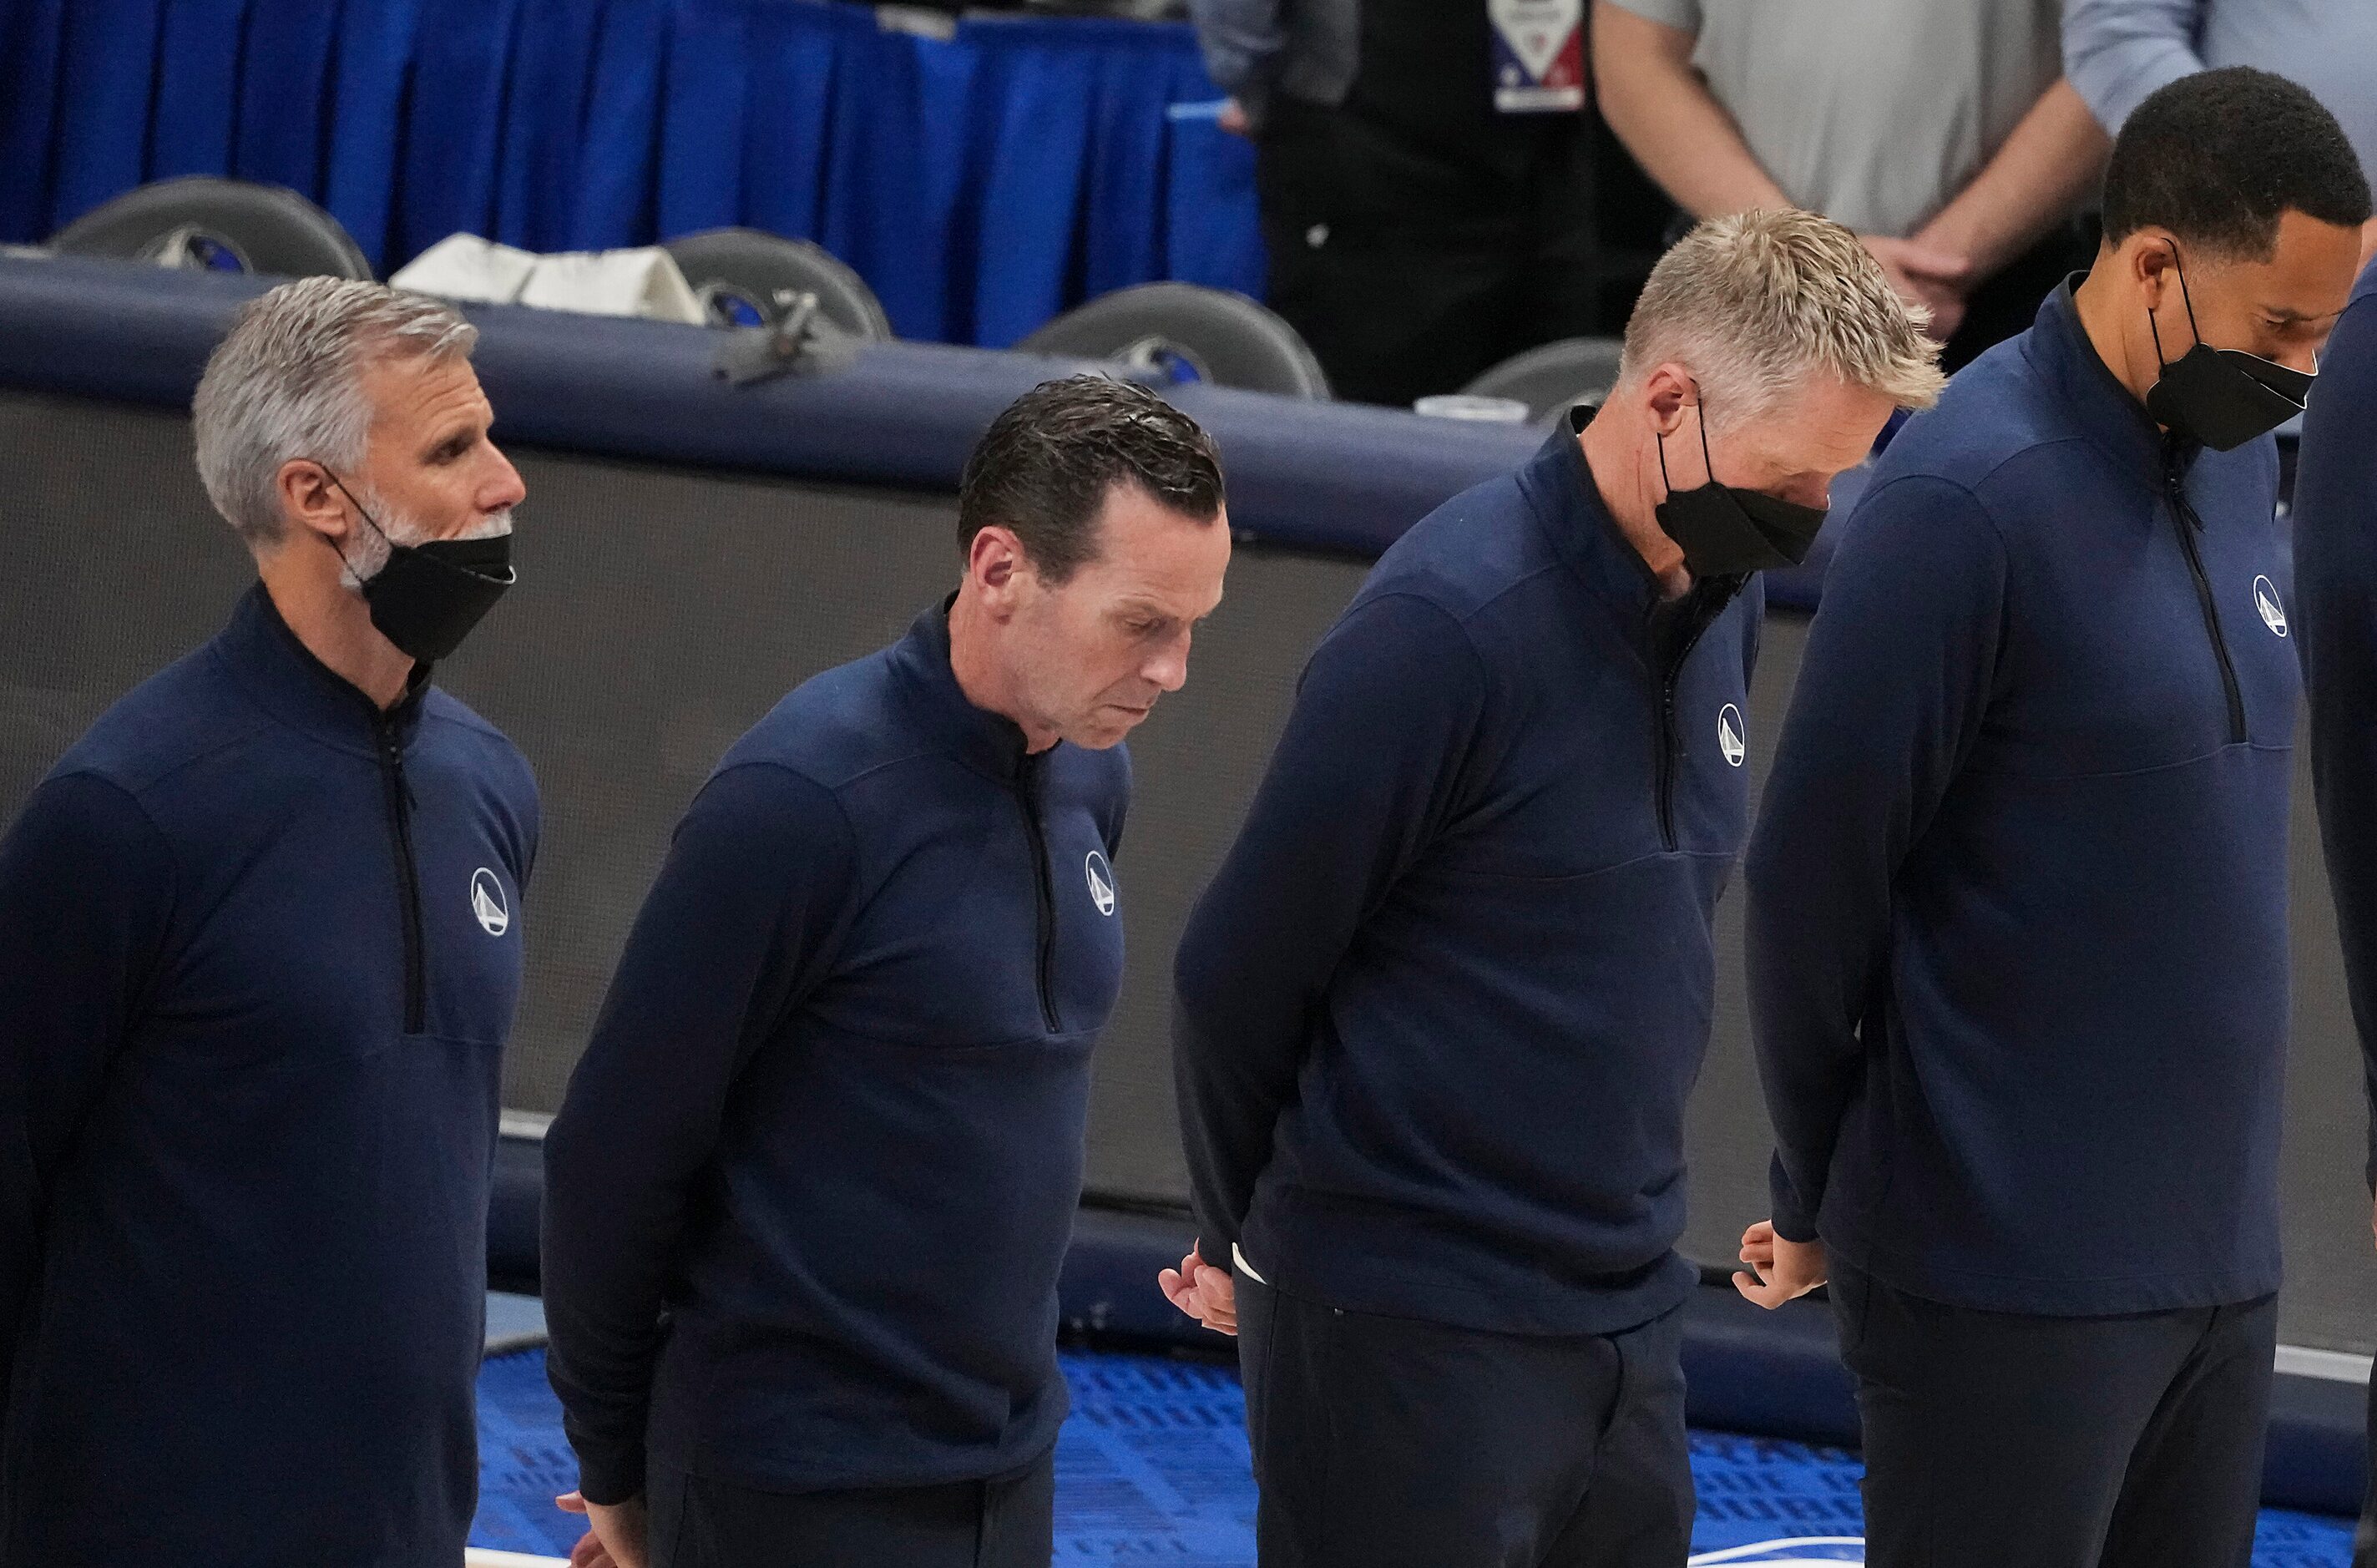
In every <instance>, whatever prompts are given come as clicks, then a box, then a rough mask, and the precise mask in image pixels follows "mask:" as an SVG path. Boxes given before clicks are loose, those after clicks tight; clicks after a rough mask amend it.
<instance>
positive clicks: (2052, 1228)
mask: <svg viewBox="0 0 2377 1568" xmlns="http://www.w3.org/2000/svg"><path fill="white" fill-rule="evenodd" d="M2276 487H2277V459H2276V453H2275V446H2274V444H2273V443H2272V442H2271V441H2269V440H2267V439H2264V440H2260V441H2256V442H2253V443H2252V444H2250V445H2248V446H2245V447H2242V448H2240V449H2237V450H2236V451H2233V452H2228V453H2217V452H2202V451H2198V450H2196V449H2192V448H2191V447H2189V446H2186V445H2184V444H2181V443H2180V442H2178V441H2177V440H2175V439H2174V438H2172V437H2167V436H2165V435H2164V434H2162V433H2161V432H2159V431H2158V430H2157V429H2156V426H2155V425H2154V424H2153V423H2152V422H2151V421H2150V420H2149V419H2148V418H2147V416H2146V414H2145V412H2144V408H2143V406H2142V405H2141V404H2140V403H2139V402H2138V401H2137V400H2136V399H2135V398H2133V397H2132V396H2131V395H2130V393H2129V392H2128V391H2127V390H2126V389H2124V388H2123V387H2122V386H2121V384H2120V382H2119V381H2117V380H2115V379H2114V377H2113V375H2112V372H2111V371H2109V370H2108V369H2107V368H2106V366H2105V364H2104V362H2103V361H2102V360H2101V359H2099V358H2098V357H2097V354H2096V350H2095V348H2094V347H2093V346H2092V345H2091V344H2090V343H2089V341H2088V338H2087V335H2086V333H2085V332H2084V330H2083V329H2082V327H2081V324H2080V318H2079V315H2078V312H2077V309H2076V307H2075V306H2074V305H2073V303H2072V289H2071V286H2070V285H2069V284H2067V285H2066V286H2065V287H2064V288H2063V289H2062V290H2060V291H2059V292H2058V293H2055V294H2053V295H2051V296H2050V297H2049V299H2048V301H2047V302H2046V304H2045V305H2043V306H2041V308H2040V310H2039V314H2038V318H2037V323H2036V324H2035V325H2034V326H2033V327H2032V328H2031V329H2029V330H2028V331H2027V332H2025V334H2024V335H2022V336H2021V337H2019V338H2015V339H2013V340H2011V341H2008V342H2006V343H2003V344H2001V345H2000V346H1999V347H1997V348H1995V349H1992V350H1991V351H1989V353H1987V354H1984V355H1983V356H1982V357H1981V358H1980V359H1978V360H1977V361H1976V362H1974V363H1973V364H1972V365H1969V366H1967V367H1966V368H1965V370H1964V371H1963V372H1961V373H1960V374H1959V375H1958V376H1957V377H1956V378H1955V380H1954V382H1953V384H1952V385H1951V386H1950V387H1949V389H1948V392H1947V395H1946V397H1945V398H1944V399H1942V401H1941V403H1940V405H1939V407H1938V408H1937V409H1935V410H1934V411H1932V412H1930V413H1920V414H1917V415H1916V416H1915V418H1914V419H1912V420H1910V421H1909V422H1908V423H1907V425H1906V427H1905V429H1904V430H1903V431H1901V432H1900V433H1899V436H1898V438H1897V439H1896V440H1895V441H1893V443H1892V444H1891V447H1890V450H1889V451H1888V452H1887V453H1885V454H1884V455H1883V457H1882V459H1881V463H1880V465H1879V467H1878V469H1877V472H1876V473H1875V474H1874V478H1873V483H1872V485H1871V486H1870V487H1869V489H1868V490H1867V492H1866V495H1865V497H1864V498H1863V500H1862V501H1861V502H1860V503H1859V504H1858V506H1857V509H1856V510H1855V511H1854V512H1853V513H1852V514H1851V516H1850V518H1849V520H1848V525H1847V527H1846V528H1845V531H1844V532H1843V534H1842V539H1841V545H1840V550H1839V553H1838V554H1837V555H1836V556H1835V557H1834V562H1833V567H1832V570H1831V574H1830V576H1829V577H1828V578H1827V580H1826V581H1825V584H1824V596H1823V603H1822V607H1821V608H1820V609H1819V610H1818V611H1817V614H1816V618H1815V623H1814V625H1813V627H1812V628H1811V629H1810V634H1809V640H1808V650H1807V656H1806V659H1805V662H1804V664H1802V666H1801V669H1800V674H1799V681H1798V690H1797V692H1796V694H1795V696H1794V699H1793V701H1792V707H1791V713H1790V718H1789V720H1788V722H1787V724H1786V726H1785V728H1784V732H1783V735H1782V737H1781V741H1780V746H1779V750H1778V753H1777V756H1776V758H1775V762H1774V772H1773V773H1772V775H1771V777H1770V779H1769V781H1768V784H1767V787H1766V798H1765V804H1764V807H1763V809H1762V814H1761V817H1760V820H1759V825H1758V831H1757V834H1756V836H1755V838H1754V840H1753V842H1752V844H1751V845H1750V858H1749V865H1748V871H1747V884H1748V888H1749V908H1748V932H1749V959H1750V1018H1751V1023H1752V1026H1753V1030H1754V1033H1755V1037H1756V1040H1757V1046H1758V1053H1759V1059H1760V1065H1761V1068H1762V1072H1763V1075H1764V1078H1765V1083H1766V1093H1767V1102H1768V1106H1769V1107H1770V1109H1771V1111H1772V1113H1773V1115H1774V1126H1775V1135H1776V1138H1777V1140H1778V1144H1779V1153H1778V1156H1777V1159H1776V1161H1775V1170H1774V1223H1775V1227H1776V1229H1777V1230H1778V1231H1780V1232H1781V1233H1782V1234H1783V1235H1784V1236H1786V1237H1787V1238H1790V1239H1795V1240H1805V1239H1811V1238H1812V1237H1814V1236H1815V1235H1817V1234H1818V1233H1819V1232H1821V1234H1822V1238H1823V1239H1824V1241H1825V1242H1826V1244H1827V1245H1828V1246H1830V1247H1831V1248H1832V1249H1834V1251H1835V1252H1836V1253H1837V1254H1838V1255H1839V1256H1841V1257H1844V1258H1845V1259H1847V1260H1848V1261H1849V1262H1850V1263H1852V1264H1854V1265H1855V1266H1856V1267H1857V1268H1859V1269H1862V1270H1863V1271H1865V1272H1866V1273H1868V1274H1869V1275H1873V1276H1874V1277H1875V1278H1877V1279H1879V1280H1881V1281H1882V1282H1883V1283H1885V1284H1887V1285H1891V1286H1894V1287H1898V1288H1899V1289H1901V1290H1904V1291H1905V1292H1907V1293H1909V1294H1911V1295H1915V1296H1917V1297H1921V1298H1924V1299H1931V1300H1936V1301H1943V1302H1948V1303H1951V1304H1953V1305H1959V1306H1965V1307H1975V1308H1982V1309H1988V1310H1994V1311H2015V1312H2030V1313H2039V1314H2047V1315H2072V1316H2085V1315H2093V1314H2103V1313H2117V1312H2133V1311H2157V1310H2166V1309H2175V1308H2183V1307H2207V1306H2214V1305H2220V1304H2228V1303H2235V1302H2240V1301H2245V1300H2250V1299H2253V1298H2256V1297H2259V1296H2263V1295H2265V1294H2267V1293H2269V1292H2271V1291H2273V1290H2275V1289H2276V1288H2277V1286H2278V1225H2277V1203H2278V1193H2277V1155H2278V1115H2279V1101H2280V1091H2281V1076H2282V1069H2283V1066H2284V1058H2285V1052H2286V1039H2287V791H2288V783H2289V774H2290V770H2291V767H2292V762H2291V759H2290V757H2289V748H2290V747H2291V746H2292V743H2293V727H2294V715H2295V697H2296V690H2297V686H2298V678H2297V676H2296V671H2295V653H2294V645H2293V643H2292V642H2291V641H2290V640H2288V631H2289V628H2288V625H2287V612H2286V570H2285V566H2284V561H2283V556H2282V552H2281V547H2280V541H2279V537H2278V533H2277V528H2276V524H2275V521H2273V518H2272V512H2273V509H2274V507H2275V501H2276V494H2277V488H2276Z"/></svg>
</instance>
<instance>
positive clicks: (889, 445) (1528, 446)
mask: <svg viewBox="0 0 2377 1568" xmlns="http://www.w3.org/2000/svg"><path fill="white" fill-rule="evenodd" d="M265 286H266V284H265V283H264V282H262V281H258V280H255V279H249V278H242V277H236V276H211V275H208V274H204V273H183V272H168V271H164V270H161V269H156V268H149V267H141V266H137V265H134V264H131V263H127V262H117V261H101V260H89V259H84V258H79V257H75V258H68V257H59V258H54V259H49V260H21V259H8V258H0V386H13V387H19V388H24V389H30V390H37V391H48V392H66V393H73V394H78V395H82V396H87V397H96V398H107V399H112V400H115V401H129V402H145V403H170V404H184V403H186V402H187V401H189V397H190V393H191V391H192V390H193V389H195V388H196V387H197V378H198V373H199V371H200V370H201V369H202V368H203V367H204V365H205V363H206V356H207V353H209V350H210V349H211V348H212V347H213V345H214V343H215V341H217V340H218V339H219V338H220V337H221V334H222V332H223V330H224V329H225V328H226V327H227V326H228V324H229V322H230V319H231V316H232V313H233V310H235V309H236V308H237V307H238V305H240V304H241V303H242V302H243V301H244V300H245V299H247V298H249V297H251V296H252V295H254V294H256V293H259V292H261V291H262V289H263V288H264V287H265ZM469 315H470V317H471V318H472V320H473V321H475V322H477V323H478V325H479V328H480V331H481V338H480V346H479V349H478V352H477V353H476V354H475V356H474V358H475V362H476V364H477V365H478V369H479V375H480V378H481V380H482V381H483V382H484V384H485V386H486V389H487V396H488V399H489V401H491V402H492V403H493V404H494V405H495V409H496V420H497V428H496V439H497V440H498V441H507V440H508V441H519V442H525V443H528V444H530V445H533V446H542V447H550V448H555V449H562V450H567V451H581V452H594V453H601V454H603V455H605V456H611V457H621V458H643V459H649V460H652V461H663V462H674V463H687V464H692V465H695V466H700V467H713V468H725V469H754V470H760V471H764V472H767V473H781V474H785V475H791V476H796V477H800V478H806V479H823V480H844V481H853V482H858V483H866V484H878V485H899V486H902V487H904V488H911V489H919V490H927V491H938V492H940V493H943V494H947V493H950V492H953V491H954V490H955V489H956V487H957V481H958V475H959V473H960V472H961V471H962V468H963V467H964V464H965V458H966V454H967V452H968V451H969V450H971V449H972V448H973V443H974V440H975V439H976V437H979V436H980V435H981V434H982V432H983V430H984V429H985V427H986V426H987V425H989V423H990V421H991V420H992V419H993V418H994V417H995V416H996V415H997V413H998V411H999V410H1000V409H1002V408H1004V407H1006V406H1007V404H1008V403H1009V402H1010V401H1013V400H1014V399H1015V398H1016V397H1017V396H1019V395H1021V393H1023V392H1024V391H1026V390H1029V389H1031V388H1032V387H1033V385H1034V384H1035V383H1037V382H1039V381H1042V380H1045V379H1046V378H1047V377H1051V376H1060V375H1064V374H1067V373H1069V372H1070V371H1075V370H1080V369H1083V368H1086V366H1084V365H1080V364H1078V363H1075V362H1070V361H1064V360H1050V359H1043V358H1039V357H1037V356H1035V355H1029V354H1017V353H990V352H987V351H984V350H973V349H962V348H951V347H947V346H943V345H938V344H930V343H882V344H875V345H870V346H868V347H866V348H863V349H861V350H860V351H859V356H858V362H857V364H856V365H854V366H853V367H852V368H851V369H849V370H847V371H844V372H842V373H840V374H835V375H829V376H822V377H813V378H812V377H782V378H780V379H778V380H774V381H769V382H763V383H760V384H758V385H756V386H752V387H748V388H740V389H738V388H735V387H733V386H731V385H729V384H728V383H727V382H726V381H724V380H722V379H720V378H719V377H716V376H714V375H712V373H711V363H712V359H713V356H714V355H715V354H716V353H717V351H718V347H719V343H720V334H718V333H715V332H712V331H711V330H709V329H703V328H696V327H683V326H677V325H675V324H672V323H666V322H657V321H638V320H618V319H613V318H609V317H588V316H577V315H572V314H568V313H565V312H558V311H542V310H529V309H522V308H519V307H514V306H507V305H474V306H472V307H471V309H470V311H469ZM1165 395H1166V396H1167V397H1169V398H1170V399H1172V401H1175V402H1176V403H1177V404H1178V405H1179V407H1180V408H1181V409H1182V411H1183V412H1185V413H1189V415H1190V416H1192V417H1193V418H1195V419H1197V420H1198V421H1199V422H1200V423H1201V424H1202V425H1204V426H1205V427H1206V428H1207V429H1208V430H1210V431H1212V433H1213V436H1214V437H1215V438H1216V439H1217V440H1218V441H1219V442H1220V443H1221V447H1222V452H1223V458H1224V464H1225V466H1226V468H1227V470H1228V475H1229V490H1230V517H1231V521H1232V523H1233V524H1234V525H1235V526H1236V528H1237V529H1239V530H1240V531H1242V532H1245V533H1251V534H1254V535H1256V536H1259V537H1261V538H1263V539H1266V540H1268V541H1270V542H1272V543H1273V544H1278V545H1291V546H1298V547H1305V548H1312V549H1325V550H1337V551H1348V552H1355V553H1358V554H1366V555H1375V554H1377V553H1378V552H1380V551H1381V550H1383V549H1385V548H1386V546H1387V545H1390V544H1392V543H1393V542H1394V540H1395V538H1396V537H1397V536H1398V535H1399V534H1401V533H1403V531H1404V529H1405V528H1408V527H1409V526H1411V524H1412V523H1414V522H1415V521H1418V520H1419V519H1420V518H1421V517H1423V516H1425V515H1427V512H1428V511H1429V510H1431V509H1433V508H1435V507H1436V506H1437V505H1438V504H1439V502H1441V501H1443V500H1445V499H1446V498H1447V497H1451V496H1452V495H1454V494H1456V493H1458V492H1459V491H1461V490H1463V489H1466V488H1467V487H1468V486H1470V485H1475V484H1478V483H1480V482H1481V481H1483V480H1487V479H1490V478H1493V477H1495V476H1496V475H1498V474H1501V473H1508V472H1510V471H1511V469H1513V468H1516V467H1517V466H1519V465H1520V464H1521V463H1523V462H1524V461H1526V459H1527V458H1528V456H1529V455H1530V454H1532V453H1533V452H1534V451H1535V449H1536V448H1537V447H1538V446H1539V445H1540V444H1541V443H1542V440H1543V437H1542V434H1541V433H1540V432H1535V431H1526V430H1518V429H1513V428H1511V427H1509V426H1504V425H1471V424H1463V423H1459V422H1455V421H1451V420H1437V419H1424V418H1421V417H1420V416H1419V415H1416V414H1409V413H1397V412H1395V411H1392V410H1389V409H1377V408H1365V407H1361V406H1358V405H1356V404H1351V403H1308V402H1299V401H1291V400H1285V399H1279V398H1272V397H1267V396H1264V395H1263V394H1260V393H1256V392H1239V391H1232V390H1229V389H1224V388H1219V387H1204V386H1187V387H1179V388H1173V389H1166V391H1165Z"/></svg>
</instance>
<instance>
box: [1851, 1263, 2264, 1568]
mask: <svg viewBox="0 0 2377 1568" xmlns="http://www.w3.org/2000/svg"><path fill="white" fill-rule="evenodd" d="M1832 1297H1833V1303H1834V1313H1835V1315H1836V1316H1837V1317H1838V1319H1839V1321H1840V1330H1841V1355H1842V1358H1843V1359H1845V1360H1846V1361H1847V1362H1848V1365H1849V1370H1850V1371H1852V1372H1854V1373H1856V1374H1857V1410H1858V1414H1859V1415H1860V1417H1861V1418H1863V1421H1864V1426H1865V1466H1866V1478H1865V1510H1866V1561H1867V1562H1869V1563H1873V1564H1875V1565H1877V1568H1965V1565H1966V1564H1969V1565H1971V1568H2006V1565H2007V1564H2009V1563H2019V1564H2021V1565H2022V1568H2246V1565H2247V1564H2248V1563H2250V1562H2252V1555H2253V1524H2254V1519H2255V1516H2256V1514H2258V1513H2259V1511H2260V1504H2261V1493H2262V1441H2263V1431H2264V1427H2265V1426H2266V1424H2267V1422H2268V1418H2269V1407H2270V1377H2271V1357H2272V1355H2273V1353H2274V1352H2275V1349H2276V1346H2277V1301H2276V1299H2275V1297H2264V1299H2261V1300H2258V1301H2250V1302H2246V1303H2244V1304H2243V1305H2241V1306H2234V1307H2213V1308H2204V1309H2202V1310H2200V1311H2173V1312H2144V1313H2138V1314H2134V1315H2131V1316H2126V1317H2116V1318H2048V1317H2030V1316H2025V1315H2022V1314H2018V1313H2012V1312H1984V1311H1974V1310H1972V1309H1969V1308H1964V1307H1949V1306H1942V1305H1941V1304H1939V1303H1937V1302H1933V1301H1926V1300H1923V1299H1919V1298H1917V1297H1913V1296H1909V1295H1907V1294H1905V1292H1904V1291H1900V1290H1897V1289H1894V1288H1893V1287H1890V1286H1887V1285H1884V1284H1882V1283H1881V1282H1880V1281H1879V1280H1876V1279H1874V1278H1873V1277H1872V1276H1870V1275H1866V1274H1863V1273H1861V1272H1860V1271H1858V1270H1857V1269H1853V1268H1849V1267H1847V1266H1845V1265H1844V1264H1841V1263H1834V1265H1833V1284H1832Z"/></svg>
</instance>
